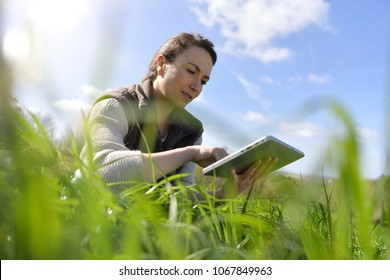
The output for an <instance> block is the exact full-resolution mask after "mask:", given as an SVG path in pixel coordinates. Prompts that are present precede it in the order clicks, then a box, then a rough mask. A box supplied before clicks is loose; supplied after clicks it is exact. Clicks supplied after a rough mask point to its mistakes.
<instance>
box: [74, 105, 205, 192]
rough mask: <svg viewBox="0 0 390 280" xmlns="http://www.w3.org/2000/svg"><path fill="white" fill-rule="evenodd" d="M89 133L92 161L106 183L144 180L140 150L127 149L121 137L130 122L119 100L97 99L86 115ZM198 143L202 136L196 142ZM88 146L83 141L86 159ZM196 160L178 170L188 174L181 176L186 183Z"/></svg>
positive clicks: (189, 178)
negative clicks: (98, 100) (87, 115)
mask: <svg viewBox="0 0 390 280" xmlns="http://www.w3.org/2000/svg"><path fill="white" fill-rule="evenodd" d="M88 126H89V133H90V135H91V144H92V147H91V149H92V155H93V161H94V163H95V164H96V166H97V168H98V172H99V174H100V175H101V176H102V178H103V180H104V181H105V182H106V183H112V182H128V181H133V182H143V181H145V174H144V170H143V158H142V155H141V152H140V151H137V150H129V149H128V148H127V147H126V146H125V144H124V142H123V139H124V137H125V136H126V134H127V132H128V129H129V126H128V121H127V119H126V115H125V112H124V110H123V108H122V106H121V104H120V103H119V102H118V101H117V100H116V99H114V98H110V99H105V100H102V101H100V102H97V103H96V104H95V105H94V106H93V107H92V109H91V111H90V113H89V117H88ZM199 144H201V138H199V139H198V141H197V142H196V143H195V145H199ZM88 148H89V147H87V145H85V146H84V147H83V149H82V151H81V158H82V160H83V161H84V162H87V160H88V159H87V157H88ZM194 169H195V164H194V163H192V162H189V163H187V164H185V165H183V167H182V168H181V169H179V171H178V173H186V174H191V175H190V176H187V177H185V178H183V179H182V182H183V183H184V184H185V185H191V184H194V176H193V173H194Z"/></svg>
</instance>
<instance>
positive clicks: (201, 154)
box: [192, 146, 228, 167]
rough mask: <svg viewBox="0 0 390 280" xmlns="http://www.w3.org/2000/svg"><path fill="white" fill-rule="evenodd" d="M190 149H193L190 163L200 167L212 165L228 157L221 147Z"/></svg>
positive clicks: (195, 147)
mask: <svg viewBox="0 0 390 280" xmlns="http://www.w3.org/2000/svg"><path fill="white" fill-rule="evenodd" d="M192 148H193V149H194V156H193V159H192V161H193V162H195V163H196V164H198V165H200V166H202V167H206V166H208V165H210V164H213V163H214V162H216V161H218V160H220V159H222V158H224V157H226V156H227V155H228V153H227V152H226V150H225V148H222V147H213V146H192Z"/></svg>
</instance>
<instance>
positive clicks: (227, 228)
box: [0, 83, 390, 260]
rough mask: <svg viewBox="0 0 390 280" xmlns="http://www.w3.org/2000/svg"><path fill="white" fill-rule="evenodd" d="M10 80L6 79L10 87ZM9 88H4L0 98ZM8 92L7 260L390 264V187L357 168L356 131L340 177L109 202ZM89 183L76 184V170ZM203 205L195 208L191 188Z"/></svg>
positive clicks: (167, 187)
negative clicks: (236, 192) (219, 196)
mask: <svg viewBox="0 0 390 280" xmlns="http://www.w3.org/2000/svg"><path fill="white" fill-rule="evenodd" d="M3 85H4V83H3ZM3 92H4V91H3ZM11 103H12V102H11V100H10V96H7V95H5V94H2V100H1V111H0V114H1V127H0V129H1V130H0V131H1V141H0V153H1V156H0V184H1V187H0V248H1V249H0V257H1V259H3V260H4V259H218V260H219V259H283V260H289V259H294V260H296V259H390V253H389V245H390V227H389V222H390V219H389V205H390V203H389V200H390V199H389V184H388V182H387V181H386V177H383V178H382V179H380V180H378V181H375V182H369V181H367V180H364V178H363V177H362V175H361V171H360V165H359V162H360V158H359V152H358V151H359V149H358V146H357V140H356V132H355V131H354V129H353V125H352V123H351V121H350V119H349V118H348V116H347V115H346V113H345V111H343V109H342V108H340V107H338V106H337V105H332V106H333V107H332V110H333V112H334V114H335V115H336V116H337V117H338V118H339V119H340V122H341V123H343V125H344V126H345V133H343V135H342V136H340V138H338V139H335V141H334V142H333V143H334V144H333V145H332V149H333V150H334V149H337V157H329V164H333V165H334V167H335V169H337V170H338V176H337V177H335V178H322V177H310V176H307V177H305V176H304V175H291V174H290V175H289V174H278V173H274V174H272V175H271V176H269V177H268V178H267V179H266V180H264V181H262V182H260V183H258V184H257V185H256V186H255V187H254V188H253V191H252V192H251V193H250V195H249V194H243V195H241V196H238V197H237V198H234V199H230V200H216V199H214V198H213V197H212V196H209V195H207V193H206V190H213V189H215V188H216V184H215V182H214V180H209V181H205V180H204V179H203V178H201V177H199V178H198V184H197V185H196V186H194V187H192V188H188V187H187V188H185V187H183V186H174V187H172V185H171V184H170V182H171V181H174V180H175V179H176V178H175V177H173V178H167V179H166V180H165V181H162V182H160V183H158V184H154V185H153V184H147V183H143V182H132V187H131V188H128V189H127V190H125V191H123V192H122V193H121V194H120V195H114V194H113V193H112V192H111V190H110V188H111V187H112V186H107V185H106V184H104V183H103V182H102V181H101V180H100V178H99V177H98V176H96V175H94V168H93V166H92V165H91V166H85V165H83V164H82V163H81V161H80V159H79V154H78V152H79V150H80V145H79V144H77V143H78V141H77V140H76V139H75V137H71V136H70V137H69V139H68V140H63V143H57V142H55V141H53V140H52V139H51V137H50V136H48V134H47V133H46V131H45V128H44V127H43V126H42V125H41V123H40V121H39V120H38V119H37V118H36V117H35V116H34V115H28V114H27V115H26V114H25V113H23V112H22V111H21V110H20V109H15V108H14V107H13V106H11V105H10V104H11ZM76 169H80V170H81V172H82V174H83V176H82V179H79V180H78V181H76V182H75V181H72V179H73V175H74V171H75V170H76ZM194 190H196V191H199V192H203V193H204V195H205V197H206V200H205V201H191V200H190V199H189V193H190V192H191V191H194Z"/></svg>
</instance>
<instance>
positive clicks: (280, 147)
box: [203, 136, 305, 177]
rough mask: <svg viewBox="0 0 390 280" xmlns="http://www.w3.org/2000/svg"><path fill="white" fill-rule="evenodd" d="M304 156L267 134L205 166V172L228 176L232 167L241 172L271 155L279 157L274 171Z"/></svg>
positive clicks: (238, 172)
mask: <svg viewBox="0 0 390 280" xmlns="http://www.w3.org/2000/svg"><path fill="white" fill-rule="evenodd" d="M304 156H305V154H304V153H303V152H301V151H300V150H298V149H296V148H294V147H292V146H290V145H288V144H286V143H284V142H283V141H281V140H279V139H277V138H276V137H274V136H266V137H263V138H261V139H259V140H256V141H255V142H253V143H251V144H249V145H247V146H245V147H243V148H241V149H239V150H238V151H236V152H234V153H232V154H230V155H228V156H226V157H224V158H223V159H220V160H219V161H217V162H215V163H213V164H211V165H209V166H207V167H205V168H204V169H203V174H204V175H210V176H217V177H228V176H229V175H230V170H231V169H235V170H236V173H237V174H240V173H242V172H244V171H245V169H246V168H247V167H249V166H250V165H251V164H252V163H254V162H255V161H256V160H266V159H267V158H269V157H272V158H278V162H277V163H276V164H275V165H274V166H273V168H272V169H271V172H273V171H275V170H277V169H279V168H282V167H284V166H286V165H288V164H290V163H292V162H294V161H296V160H298V159H300V158H302V157H304Z"/></svg>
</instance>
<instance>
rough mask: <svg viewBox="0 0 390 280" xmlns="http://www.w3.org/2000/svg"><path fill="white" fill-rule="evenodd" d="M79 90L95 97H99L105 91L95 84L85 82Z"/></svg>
mask: <svg viewBox="0 0 390 280" xmlns="http://www.w3.org/2000/svg"><path fill="white" fill-rule="evenodd" d="M79 92H81V93H82V94H83V95H86V96H92V97H93V98H97V97H99V96H100V95H102V94H103V93H104V90H102V89H100V88H98V87H96V86H94V85H89V84H84V85H82V86H81V88H80V89H79Z"/></svg>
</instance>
